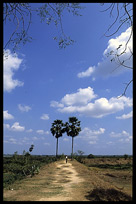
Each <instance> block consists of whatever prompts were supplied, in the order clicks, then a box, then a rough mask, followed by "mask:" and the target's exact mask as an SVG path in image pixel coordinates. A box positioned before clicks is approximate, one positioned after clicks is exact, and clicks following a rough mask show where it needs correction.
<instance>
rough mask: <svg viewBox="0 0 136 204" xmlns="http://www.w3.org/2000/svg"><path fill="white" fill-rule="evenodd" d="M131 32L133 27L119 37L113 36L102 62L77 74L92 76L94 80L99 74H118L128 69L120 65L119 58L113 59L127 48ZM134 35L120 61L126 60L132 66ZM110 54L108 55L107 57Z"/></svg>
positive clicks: (80, 76) (104, 75)
mask: <svg viewBox="0 0 136 204" xmlns="http://www.w3.org/2000/svg"><path fill="white" fill-rule="evenodd" d="M130 34H131V27H129V28H128V29H127V30H126V31H125V32H122V33H121V34H120V35H119V36H118V37H116V38H112V39H110V40H109V41H108V46H107V48H106V49H105V50H104V52H103V59H102V61H101V62H98V64H97V65H96V66H93V67H92V66H91V67H89V68H88V69H87V70H85V71H82V72H80V73H78V74H77V76H78V77H79V78H83V77H89V76H92V80H93V79H94V78H96V77H97V76H102V77H108V76H116V75H119V74H121V73H123V72H124V71H127V70H128V69H125V67H124V66H119V62H117V60H113V57H114V56H115V54H116V55H119V54H121V53H122V52H123V51H124V50H125V45H126V42H127V41H128V39H129V37H130ZM132 49H133V48H132V36H131V38H130V40H129V42H128V44H127V49H126V50H125V53H124V54H123V55H121V56H120V58H119V59H120V61H121V62H123V61H124V62H125V63H124V64H125V65H127V66H129V67H132V61H133V60H132V56H131V52H130V50H131V51H132ZM109 54H110V55H109ZM107 56H108V57H107Z"/></svg>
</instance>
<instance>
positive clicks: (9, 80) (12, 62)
mask: <svg viewBox="0 0 136 204" xmlns="http://www.w3.org/2000/svg"><path fill="white" fill-rule="evenodd" d="M7 56H8V57H7ZM21 63H22V59H20V58H18V56H17V54H12V53H11V52H10V50H6V51H4V91H7V92H11V91H12V90H13V89H15V88H16V87H17V86H23V85H24V83H23V82H21V81H19V80H18V79H13V76H14V72H15V71H17V70H18V69H19V68H20V65H21Z"/></svg>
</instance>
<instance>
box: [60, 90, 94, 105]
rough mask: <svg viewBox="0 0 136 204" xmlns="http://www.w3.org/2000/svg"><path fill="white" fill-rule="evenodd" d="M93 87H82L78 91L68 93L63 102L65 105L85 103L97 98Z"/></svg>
mask: <svg viewBox="0 0 136 204" xmlns="http://www.w3.org/2000/svg"><path fill="white" fill-rule="evenodd" d="M96 97H97V95H96V94H94V91H93V88H91V87H88V88H84V89H82V88H80V89H78V90H77V92H76V93H72V94H66V95H65V96H64V97H63V98H62V99H61V103H62V104H64V105H76V104H77V105H85V104H87V103H88V102H89V101H91V100H92V99H94V98H96Z"/></svg>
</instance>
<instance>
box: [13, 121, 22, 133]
mask: <svg viewBox="0 0 136 204" xmlns="http://www.w3.org/2000/svg"><path fill="white" fill-rule="evenodd" d="M11 130H13V131H16V132H22V131H24V130H25V127H24V126H20V125H19V122H15V123H14V124H13V125H12V126H11Z"/></svg>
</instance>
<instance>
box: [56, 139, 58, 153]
mask: <svg viewBox="0 0 136 204" xmlns="http://www.w3.org/2000/svg"><path fill="white" fill-rule="evenodd" d="M57 156H58V137H57V143H56V157H57Z"/></svg>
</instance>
